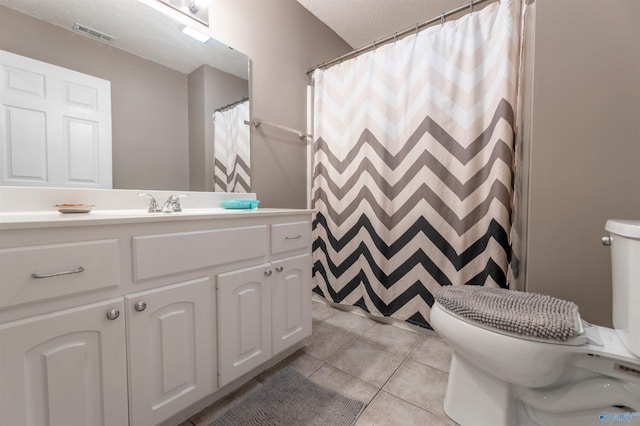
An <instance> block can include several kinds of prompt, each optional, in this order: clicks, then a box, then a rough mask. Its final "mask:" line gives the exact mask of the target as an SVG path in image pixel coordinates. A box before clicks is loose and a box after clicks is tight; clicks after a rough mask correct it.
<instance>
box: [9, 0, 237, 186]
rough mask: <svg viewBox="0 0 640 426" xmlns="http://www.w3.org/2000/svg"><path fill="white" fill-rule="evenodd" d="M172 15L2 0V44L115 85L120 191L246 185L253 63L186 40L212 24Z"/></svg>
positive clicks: (69, 2)
mask: <svg viewBox="0 0 640 426" xmlns="http://www.w3.org/2000/svg"><path fill="white" fill-rule="evenodd" d="M164 9H167V10H164ZM172 12H176V11H175V10H172V9H170V8H169V6H167V5H165V4H163V3H161V2H160V1H157V0H140V1H137V0H56V1H51V0H0V50H3V51H7V52H11V53H13V54H17V55H21V56H25V57H27V58H32V59H36V60H38V61H42V62H46V63H48V64H53V65H56V66H59V67H63V68H66V69H70V70H73V71H77V72H80V73H83V74H88V75H90V76H95V77H98V78H100V79H104V80H108V81H109V82H110V83H111V123H112V126H111V133H112V135H111V136H112V139H111V140H112V177H113V188H116V189H145V190H191V191H212V190H214V189H215V190H225V191H241V192H245V191H249V190H250V158H249V156H250V152H249V151H250V149H249V146H250V140H249V126H248V125H246V124H245V123H244V120H245V119H246V120H249V115H248V114H249V108H250V107H249V86H250V85H249V81H250V80H249V68H250V60H249V58H248V57H247V56H246V55H244V54H242V53H240V52H238V51H236V50H234V49H232V48H230V47H228V46H226V45H224V44H222V43H219V42H217V41H216V40H213V39H210V40H208V41H207V42H206V43H200V42H198V41H196V40H193V39H191V38H189V37H187V36H185V35H184V34H183V33H182V29H183V28H184V27H185V25H188V26H191V27H192V28H195V29H199V30H201V32H202V31H203V30H204V31H206V27H204V25H203V24H200V23H198V22H197V21H193V20H190V19H189V18H186V17H184V18H185V19H182V20H180V18H177V19H176V17H175V16H172V17H169V16H167V14H166V13H169V14H171V13H172ZM176 13H177V12H176ZM185 23H186V24H185ZM75 24H80V27H81V29H82V28H84V29H85V32H84V33H81V32H78V31H73V30H72V28H73V26H74V25H75ZM87 32H88V33H91V34H93V35H94V36H98V37H100V38H102V39H105V38H109V37H112V38H113V39H114V40H113V41H111V42H105V41H98V40H96V39H95V38H94V37H92V36H91V35H87ZM0 100H1V99H0ZM243 114H244V115H243ZM214 115H215V119H214ZM234 120H235V121H234ZM1 130H2V131H4V129H1ZM214 137H215V138H216V140H215V141H214ZM214 148H215V151H214ZM214 155H215V162H214ZM5 157H6V155H5ZM238 159H239V160H238ZM214 164H215V166H214ZM3 167H6V165H4V164H2V165H0V168H3ZM214 167H215V170H214ZM227 170H229V171H228V172H227ZM214 175H215V182H216V185H215V187H214ZM5 184H6V183H5ZM33 185H34V186H46V185H42V183H41V182H34V184H33ZM56 186H59V185H56ZM79 186H82V185H79Z"/></svg>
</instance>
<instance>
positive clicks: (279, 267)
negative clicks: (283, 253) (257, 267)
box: [276, 265, 284, 272]
mask: <svg viewBox="0 0 640 426" xmlns="http://www.w3.org/2000/svg"><path fill="white" fill-rule="evenodd" d="M282 271H284V266H282V265H278V266H276V272H282Z"/></svg>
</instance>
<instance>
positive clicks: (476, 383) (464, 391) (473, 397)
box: [444, 352, 518, 426]
mask: <svg viewBox="0 0 640 426" xmlns="http://www.w3.org/2000/svg"><path fill="white" fill-rule="evenodd" d="M510 388H511V386H510V385H509V384H508V383H505V382H503V381H501V380H498V379H496V378H495V377H493V376H491V375H489V374H487V373H486V372H484V371H483V370H481V369H479V368H478V367H476V366H475V365H474V364H472V363H470V362H468V361H466V360H465V359H464V358H462V357H460V356H459V355H458V354H456V353H455V352H454V353H453V356H452V358H451V367H450V368H449V382H448V384H447V392H446V394H445V397H444V411H445V413H447V415H448V416H449V417H450V418H451V419H453V420H454V421H455V422H457V423H458V424H460V425H462V426H466V425H469V426H471V425H475V426H485V425H486V426H513V425H515V424H518V420H517V419H518V416H517V412H516V407H515V399H514V398H513V394H512V391H511V389H510Z"/></svg>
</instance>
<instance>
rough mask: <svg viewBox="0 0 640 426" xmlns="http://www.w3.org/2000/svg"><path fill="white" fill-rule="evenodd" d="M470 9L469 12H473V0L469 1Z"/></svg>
mask: <svg viewBox="0 0 640 426" xmlns="http://www.w3.org/2000/svg"><path fill="white" fill-rule="evenodd" d="M469 9H470V12H469V13H473V0H471V1H470V2H469Z"/></svg>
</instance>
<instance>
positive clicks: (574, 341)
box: [438, 304, 602, 346]
mask: <svg viewBox="0 0 640 426" xmlns="http://www.w3.org/2000/svg"><path fill="white" fill-rule="evenodd" d="M438 307H439V308H440V309H442V310H443V311H445V312H446V313H448V314H449V315H451V316H453V317H455V318H457V319H459V320H460V321H464V322H466V323H468V324H470V325H473V326H476V327H479V328H482V329H484V330H487V331H491V332H493V333H498V334H502V335H504V336H508V337H513V338H515V339H522V340H528V341H531V342H538V343H548V344H552V345H558V346H582V345H585V344H587V343H588V342H592V343H594V344H596V345H598V346H602V342H601V341H598V340H592V338H591V336H589V335H588V334H587V333H586V332H585V325H586V326H587V327H588V326H590V324H585V322H584V321H583V320H582V319H580V318H578V319H579V323H578V326H577V327H578V331H577V332H576V336H575V337H572V338H571V339H568V340H565V341H562V340H554V339H542V338H539V337H533V336H525V335H522V334H517V333H511V332H509V331H506V330H501V329H499V328H495V327H491V326H490V325H487V324H483V323H481V322H477V321H472V320H469V319H467V318H465V317H463V316H461V315H458V314H456V313H455V312H452V311H450V310H448V309H447V308H446V307H444V306H442V305H441V304H438Z"/></svg>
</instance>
